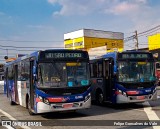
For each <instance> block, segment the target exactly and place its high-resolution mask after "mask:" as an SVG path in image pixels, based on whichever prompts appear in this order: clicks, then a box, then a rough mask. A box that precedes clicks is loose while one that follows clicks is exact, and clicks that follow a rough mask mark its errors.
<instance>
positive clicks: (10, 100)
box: [9, 94, 14, 105]
mask: <svg viewBox="0 0 160 129" xmlns="http://www.w3.org/2000/svg"><path fill="white" fill-rule="evenodd" d="M9 102H10V105H14V102H13V101H12V95H11V94H9Z"/></svg>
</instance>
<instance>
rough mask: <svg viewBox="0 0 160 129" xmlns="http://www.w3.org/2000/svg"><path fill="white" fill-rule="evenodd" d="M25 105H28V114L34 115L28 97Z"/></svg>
mask: <svg viewBox="0 0 160 129" xmlns="http://www.w3.org/2000/svg"><path fill="white" fill-rule="evenodd" d="M27 107H28V113H29V114H30V115H34V113H33V112H32V109H31V103H30V99H29V98H28V102H27Z"/></svg>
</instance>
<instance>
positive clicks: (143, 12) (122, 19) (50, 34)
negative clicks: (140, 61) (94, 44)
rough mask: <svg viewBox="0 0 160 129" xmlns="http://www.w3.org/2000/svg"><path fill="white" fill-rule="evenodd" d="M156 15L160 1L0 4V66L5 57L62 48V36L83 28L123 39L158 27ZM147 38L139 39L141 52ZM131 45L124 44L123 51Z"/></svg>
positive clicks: (22, 0)
mask: <svg viewBox="0 0 160 129" xmlns="http://www.w3.org/2000/svg"><path fill="white" fill-rule="evenodd" d="M159 14H160V0H0V62H3V61H4V59H3V58H4V56H5V55H8V56H9V57H13V56H15V55H16V54H19V53H21V54H27V53H31V50H32V51H34V50H37V49H42V48H43V49H44V48H46V49H48V48H56V47H62V48H63V46H64V45H63V40H64V34H65V33H68V32H72V31H76V30H79V29H83V28H86V29H95V30H104V31H113V32H122V33H124V37H125V38H126V37H128V36H132V35H134V34H135V30H137V32H138V33H141V32H144V31H146V30H149V29H151V28H153V27H155V26H158V25H160V17H159ZM157 32H159V28H158V29H157V30H156V31H154V32H153V33H157ZM150 34H151V33H150ZM150 34H148V35H150ZM148 35H144V36H141V37H139V47H140V48H144V47H147V44H148V43H147V40H148V39H147V36H148ZM134 44H135V41H134V40H131V41H129V42H126V43H125V44H124V46H125V49H134V47H135V45H134ZM23 47H28V48H23ZM38 47H39V48H38Z"/></svg>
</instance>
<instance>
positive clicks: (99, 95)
mask: <svg viewBox="0 0 160 129" xmlns="http://www.w3.org/2000/svg"><path fill="white" fill-rule="evenodd" d="M96 102H97V104H99V105H103V103H104V96H103V93H102V92H101V91H99V92H97V95H96Z"/></svg>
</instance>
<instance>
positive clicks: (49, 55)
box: [4, 49, 91, 115]
mask: <svg viewBox="0 0 160 129" xmlns="http://www.w3.org/2000/svg"><path fill="white" fill-rule="evenodd" d="M4 69H5V79H4V86H5V88H6V91H7V96H8V98H9V100H10V104H11V105H12V104H19V105H22V106H24V107H26V108H27V109H28V112H29V114H30V115H33V114H38V113H46V112H57V111H66V110H74V111H75V110H78V109H84V108H90V106H91V93H90V92H91V88H90V87H91V85H90V80H89V79H90V75H89V56H88V53H87V52H86V51H81V50H65V49H53V50H44V51H37V52H34V53H32V54H29V55H26V56H23V57H19V58H17V59H16V60H15V61H12V62H8V63H6V65H5V68H4Z"/></svg>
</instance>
